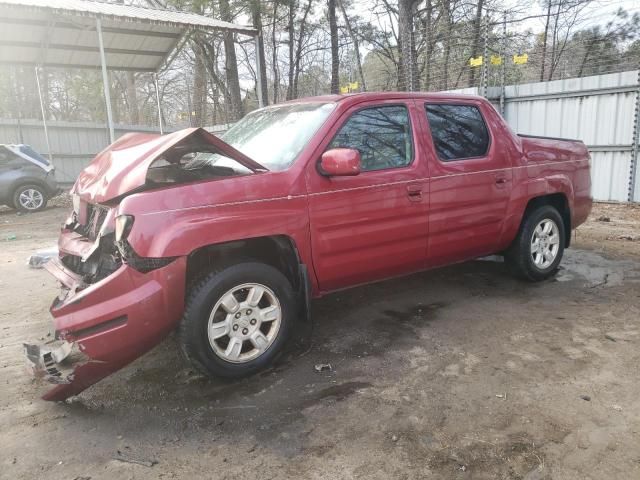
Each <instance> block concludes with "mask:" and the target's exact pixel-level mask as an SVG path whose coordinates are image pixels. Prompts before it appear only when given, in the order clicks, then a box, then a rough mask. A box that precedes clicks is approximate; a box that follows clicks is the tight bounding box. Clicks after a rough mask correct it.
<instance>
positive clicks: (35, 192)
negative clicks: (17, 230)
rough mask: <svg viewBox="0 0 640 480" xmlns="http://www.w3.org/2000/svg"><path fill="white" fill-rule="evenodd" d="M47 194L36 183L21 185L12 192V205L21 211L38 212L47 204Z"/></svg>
mask: <svg viewBox="0 0 640 480" xmlns="http://www.w3.org/2000/svg"><path fill="white" fill-rule="evenodd" d="M48 200H49V199H48V198H47V194H46V193H45V191H44V189H43V188H42V187H40V186H38V185H23V186H21V187H18V188H17V189H16V191H15V192H14V193H13V205H14V206H15V208H16V209H18V210H20V211H21V212H38V211H40V210H43V209H44V208H45V207H46V206H47V201H48Z"/></svg>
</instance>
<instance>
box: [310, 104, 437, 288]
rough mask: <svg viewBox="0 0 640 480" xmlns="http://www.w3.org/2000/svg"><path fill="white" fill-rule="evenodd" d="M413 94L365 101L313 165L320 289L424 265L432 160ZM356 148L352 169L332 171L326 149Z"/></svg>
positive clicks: (350, 113)
mask: <svg viewBox="0 0 640 480" xmlns="http://www.w3.org/2000/svg"><path fill="white" fill-rule="evenodd" d="M420 114H421V112H420V110H419V109H418V108H417V107H416V105H415V103H414V102H413V101H412V100H408V101H405V100H398V101H394V100H389V101H383V102H373V103H371V102H365V103H360V104H357V105H356V106H353V107H351V108H350V109H349V110H347V111H346V112H345V113H344V114H343V115H342V116H341V117H340V119H339V120H338V121H337V122H336V125H335V127H334V128H333V129H332V131H331V132H330V134H329V135H328V136H327V139H326V140H325V142H324V143H323V145H322V146H321V149H320V154H319V155H318V158H317V159H315V161H313V162H310V164H309V165H308V167H307V188H308V192H309V197H308V198H309V217H310V224H311V244H312V251H313V263H314V268H315V271H316V275H317V277H318V283H319V285H320V289H321V290H323V291H329V290H336V289H340V288H344V287H348V286H352V285H356V284H360V283H367V282H371V281H375V280H379V279H383V278H388V277H392V276H396V275H401V274H404V273H407V272H411V271H416V270H421V269H423V268H424V266H425V262H426V249H427V207H428V205H427V202H428V190H427V188H428V183H427V178H426V177H427V167H426V162H425V158H424V154H423V152H422V149H421V148H418V146H419V144H420V143H419V142H418V141H417V140H418V138H419V137H417V134H416V130H417V129H416V128H414V127H415V126H416V125H418V126H420V121H421V120H420ZM337 147H343V148H354V149H357V150H358V151H359V152H360V155H361V159H362V166H361V173H360V174H359V175H357V176H353V177H325V176H322V175H321V174H320V173H319V172H318V170H317V162H318V161H319V160H320V158H319V157H320V155H321V154H322V153H323V152H324V151H326V150H329V149H331V148H337Z"/></svg>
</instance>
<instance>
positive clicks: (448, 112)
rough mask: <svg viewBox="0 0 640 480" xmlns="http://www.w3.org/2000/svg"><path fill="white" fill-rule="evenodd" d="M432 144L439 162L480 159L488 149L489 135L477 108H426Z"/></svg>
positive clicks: (437, 106) (469, 106)
mask: <svg viewBox="0 0 640 480" xmlns="http://www.w3.org/2000/svg"><path fill="white" fill-rule="evenodd" d="M426 109H427V119H428V120H429V128H430V129H431V137H432V138H433V145H434V147H435V149H436V153H437V154H438V157H440V160H443V161H445V162H446V161H451V160H461V159H464V158H473V157H482V156H484V155H486V153H487V151H488V149H489V132H488V131H487V126H486V125H485V123H484V119H483V118H482V114H481V113H480V110H478V107H475V106H472V105H440V104H432V105H426Z"/></svg>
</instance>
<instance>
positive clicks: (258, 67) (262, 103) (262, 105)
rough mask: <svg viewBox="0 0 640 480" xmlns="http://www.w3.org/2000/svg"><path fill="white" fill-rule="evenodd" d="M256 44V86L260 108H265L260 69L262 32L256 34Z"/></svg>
mask: <svg viewBox="0 0 640 480" xmlns="http://www.w3.org/2000/svg"><path fill="white" fill-rule="evenodd" d="M254 40H255V43H256V80H257V83H258V84H257V85H256V87H257V88H256V90H257V91H258V106H259V107H260V108H262V107H264V98H262V82H263V79H262V70H261V69H260V62H261V60H260V32H258V33H257V34H256V36H255V37H254Z"/></svg>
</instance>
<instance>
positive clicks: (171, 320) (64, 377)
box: [25, 257, 186, 400]
mask: <svg viewBox="0 0 640 480" xmlns="http://www.w3.org/2000/svg"><path fill="white" fill-rule="evenodd" d="M45 268H46V269H47V270H48V271H49V272H50V273H51V274H53V276H54V277H56V278H57V279H58V280H59V281H60V283H61V284H62V293H61V295H60V296H59V297H58V298H57V299H56V300H54V302H53V305H52V306H51V314H52V315H53V323H54V326H55V330H56V339H57V343H56V344H55V345H52V344H47V345H43V346H38V345H27V344H25V354H26V356H27V361H28V363H29V364H30V366H31V368H32V370H33V371H34V373H35V374H36V376H39V377H43V378H45V379H46V380H47V381H49V382H50V383H53V384H56V386H55V387H54V388H53V389H51V390H50V391H48V392H47V393H46V394H45V395H44V396H43V397H42V398H43V399H45V400H64V399H66V398H68V397H71V396H73V395H77V394H78V393H80V392H82V391H83V390H85V389H86V388H88V387H89V386H91V385H93V384H94V383H96V382H98V381H100V380H101V379H103V378H104V377H106V376H108V375H110V374H111V373H113V372H115V371H117V370H119V369H121V368H122V367H124V366H125V365H127V364H128V363H130V362H132V361H133V360H135V359H136V358H138V357H140V356H141V355H143V354H144V353H146V352H147V351H149V350H150V349H151V348H153V347H154V346H155V345H157V344H158V343H159V342H160V341H162V339H163V338H165V337H166V335H167V334H168V333H169V332H170V331H171V330H172V329H173V328H174V327H175V326H176V325H177V323H178V322H179V320H180V318H181V316H182V311H183V308H184V293H185V272H186V258H185V257H179V258H176V259H175V260H174V261H173V262H171V263H169V264H168V265H166V266H164V267H162V268H158V269H156V270H153V271H151V272H148V273H141V272H138V271H137V270H134V269H133V268H131V267H130V266H128V265H126V264H123V265H122V266H120V267H119V268H118V270H116V271H115V272H114V273H113V274H111V275H110V276H108V277H106V278H104V279H103V280H100V281H99V282H97V283H94V284H92V285H89V286H87V285H86V284H84V282H83V280H82V278H81V277H80V276H79V275H77V274H75V273H74V272H72V271H70V270H69V269H68V268H66V267H65V266H64V265H63V264H62V262H60V260H58V259H52V260H51V261H49V262H47V263H46V264H45Z"/></svg>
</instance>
